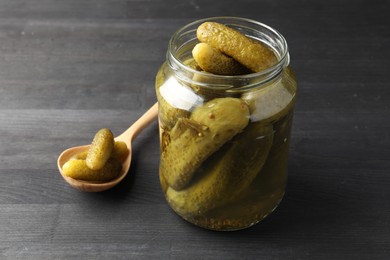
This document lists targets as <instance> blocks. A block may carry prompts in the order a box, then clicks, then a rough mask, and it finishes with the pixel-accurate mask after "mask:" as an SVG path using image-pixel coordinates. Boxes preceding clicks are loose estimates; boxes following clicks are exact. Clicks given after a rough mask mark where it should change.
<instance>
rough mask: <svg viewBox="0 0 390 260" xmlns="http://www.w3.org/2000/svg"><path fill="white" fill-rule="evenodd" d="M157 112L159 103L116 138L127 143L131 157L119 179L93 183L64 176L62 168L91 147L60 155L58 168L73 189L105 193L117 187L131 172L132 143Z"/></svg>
mask: <svg viewBox="0 0 390 260" xmlns="http://www.w3.org/2000/svg"><path fill="white" fill-rule="evenodd" d="M157 112H158V103H156V104H154V105H153V106H152V107H151V108H150V109H149V110H148V111H147V112H146V113H145V114H143V115H142V116H141V117H140V118H139V119H138V120H137V121H136V122H135V123H134V124H133V125H132V126H130V127H129V128H128V129H127V130H126V131H125V132H123V133H122V134H121V135H119V136H117V137H116V138H115V141H122V142H125V143H126V145H127V148H128V149H129V155H128V156H127V158H126V160H124V162H123V163H122V170H121V172H120V174H119V177H117V178H116V179H114V180H111V181H108V182H93V181H83V180H76V179H73V178H70V177H68V176H66V175H65V174H64V172H63V171H62V166H63V165H64V164H65V163H66V162H67V161H69V160H70V158H72V157H73V156H74V155H76V154H78V153H80V152H84V151H86V150H88V148H89V145H83V146H76V147H72V148H69V149H67V150H65V151H63V152H62V153H61V154H60V156H59V157H58V160H57V166H58V169H59V171H60V173H61V175H62V177H63V178H64V179H65V181H67V182H68V183H69V184H70V185H71V186H72V187H74V188H76V189H79V190H82V191H89V192H98V191H104V190H107V189H110V188H112V187H114V186H115V185H117V184H118V183H119V182H120V181H122V180H123V178H125V177H126V175H127V172H128V171H129V168H130V163H131V155H132V149H131V142H132V141H133V139H134V138H135V137H136V136H137V135H138V134H139V133H140V132H141V131H142V130H143V129H144V128H145V127H146V126H148V125H149V124H150V123H151V122H153V120H154V119H155V118H157Z"/></svg>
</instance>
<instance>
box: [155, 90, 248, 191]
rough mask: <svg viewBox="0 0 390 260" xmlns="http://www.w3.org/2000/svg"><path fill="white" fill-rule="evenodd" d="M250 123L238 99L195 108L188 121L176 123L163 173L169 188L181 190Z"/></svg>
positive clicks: (171, 134)
mask: <svg viewBox="0 0 390 260" xmlns="http://www.w3.org/2000/svg"><path fill="white" fill-rule="evenodd" d="M248 122H249V108H248V106H247V105H246V104H245V102H243V101H242V100H241V99H239V98H216V99H213V100H210V101H208V102H206V103H205V104H203V105H202V106H200V107H197V108H195V110H194V111H193V112H192V114H191V116H190V118H189V119H186V118H182V119H180V120H178V121H177V123H176V125H175V126H174V127H173V128H172V130H171V133H170V142H169V144H167V146H166V147H165V150H164V151H163V152H162V160H161V164H160V172H161V174H162V175H163V176H164V178H165V179H166V181H167V183H168V185H169V186H170V187H171V188H173V189H175V190H180V189H183V188H185V187H186V186H187V185H188V183H189V181H190V180H191V179H192V177H193V174H194V173H195V171H196V170H197V168H198V167H199V166H200V165H201V164H202V163H203V161H204V160H206V159H207V158H208V157H209V156H210V155H211V154H213V153H214V152H215V151H217V150H218V149H219V148H220V147H221V146H222V145H223V144H224V143H226V142H227V141H229V140H230V139H232V138H233V137H234V136H235V135H236V134H238V133H240V132H241V131H242V130H243V129H244V128H245V127H246V126H247V125H248Z"/></svg>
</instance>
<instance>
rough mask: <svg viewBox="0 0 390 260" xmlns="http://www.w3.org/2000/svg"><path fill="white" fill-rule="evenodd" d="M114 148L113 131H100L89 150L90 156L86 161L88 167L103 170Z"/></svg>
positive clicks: (105, 129)
mask: <svg viewBox="0 0 390 260" xmlns="http://www.w3.org/2000/svg"><path fill="white" fill-rule="evenodd" d="M113 148H114V136H113V134H112V132H111V130H110V129H107V128H103V129H100V130H99V131H98V132H97V133H96V135H95V137H94V138H93V141H92V144H91V146H90V148H89V150H88V155H87V158H86V159H85V161H86V163H87V166H88V167H89V168H90V169H91V170H99V169H101V168H103V166H104V165H105V164H106V162H107V160H108V159H109V158H110V156H111V153H112V149H113Z"/></svg>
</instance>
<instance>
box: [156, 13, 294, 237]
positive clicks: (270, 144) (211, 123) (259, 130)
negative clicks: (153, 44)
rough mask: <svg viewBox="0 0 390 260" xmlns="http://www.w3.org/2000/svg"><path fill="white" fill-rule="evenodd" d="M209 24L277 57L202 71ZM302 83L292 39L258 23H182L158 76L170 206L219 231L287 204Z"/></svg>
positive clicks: (162, 165) (162, 167) (239, 226)
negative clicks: (199, 47) (292, 59)
mask: <svg viewBox="0 0 390 260" xmlns="http://www.w3.org/2000/svg"><path fill="white" fill-rule="evenodd" d="M206 21H212V22H217V23H220V24H224V25H226V26H228V27H231V28H233V29H235V30H237V31H239V32H241V33H242V34H245V35H246V36H248V37H250V38H252V39H253V40H256V41H259V42H261V43H262V44H265V45H266V46H267V48H269V49H270V50H272V52H273V53H274V54H275V56H276V58H277V61H276V62H275V63H274V64H273V65H271V66H269V67H267V68H266V69H264V70H262V71H259V72H256V73H249V74H245V75H239V76H229V75H228V76H222V75H215V74H212V73H208V72H204V71H202V70H201V69H199V67H198V66H197V64H196V63H195V61H194V59H193V58H192V50H193V48H194V46H195V45H196V44H197V43H199V40H198V39H197V36H196V30H197V28H198V26H199V25H201V24H202V23H204V22H206ZM296 87H297V85H296V80H295V77H294V75H293V73H292V70H291V68H290V66H289V54H288V48H287V43H286V41H285V39H284V38H283V36H282V35H281V34H280V33H278V32H277V31H276V30H274V29H272V28H270V27H268V26H266V25H264V24H261V23H258V22H256V21H252V20H248V19H243V18H235V17H216V18H209V19H204V20H199V21H196V22H194V23H191V24H189V25H187V26H184V27H183V28H181V29H180V30H178V31H177V32H176V33H175V34H174V35H173V36H172V38H171V40H170V43H169V46H168V52H167V60H166V61H165V62H164V64H163V65H162V66H161V68H160V69H159V71H158V74H157V77H156V95H157V99H158V102H159V126H160V148H161V155H160V169H159V171H160V182H161V186H162V189H163V192H164V195H165V197H166V200H167V202H168V204H169V205H170V206H171V208H172V209H173V210H174V211H175V212H176V213H177V214H179V215H180V216H181V217H182V218H184V219H185V220H187V221H189V222H191V223H193V224H195V225H198V226H201V227H204V228H207V229H213V230H237V229H242V228H246V227H249V226H251V225H253V224H255V223H257V222H259V221H260V220H262V219H263V218H264V217H266V216H267V215H268V214H270V213H271V212H272V211H273V210H274V209H275V208H276V207H277V205H278V204H279V202H280V201H281V199H282V197H283V195H284V192H285V187H286V182H287V159H288V148H289V141H290V131H291V124H292V118H293V108H294V103H295V96H296V95H295V94H296Z"/></svg>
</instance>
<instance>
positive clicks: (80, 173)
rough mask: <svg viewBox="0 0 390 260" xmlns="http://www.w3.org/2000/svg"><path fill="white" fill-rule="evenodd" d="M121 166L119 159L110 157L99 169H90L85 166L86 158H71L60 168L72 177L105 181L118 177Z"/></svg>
mask: <svg viewBox="0 0 390 260" xmlns="http://www.w3.org/2000/svg"><path fill="white" fill-rule="evenodd" d="M121 167H122V165H121V163H120V162H119V161H117V160H115V159H110V160H108V161H107V162H106V163H105V164H104V166H103V167H102V168H100V169H99V170H92V169H90V168H89V167H88V166H87V163H86V160H81V159H71V160H69V161H67V162H66V163H65V164H64V165H63V166H62V170H63V171H64V174H65V175H66V176H68V177H71V178H73V179H77V180H83V181H96V182H106V181H110V180H112V179H115V178H116V177H118V175H119V173H120V170H121Z"/></svg>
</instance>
